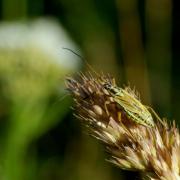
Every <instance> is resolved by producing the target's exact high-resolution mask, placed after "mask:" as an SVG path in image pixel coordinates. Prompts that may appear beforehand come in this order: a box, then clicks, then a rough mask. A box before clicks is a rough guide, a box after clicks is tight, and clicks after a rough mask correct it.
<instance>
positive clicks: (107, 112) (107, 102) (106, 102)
mask: <svg viewBox="0 0 180 180" xmlns="http://www.w3.org/2000/svg"><path fill="white" fill-rule="evenodd" d="M108 104H110V102H109V101H105V103H104V108H105V111H106V114H107V115H108V116H109V115H110V114H109V111H108V108H107V105H108Z"/></svg>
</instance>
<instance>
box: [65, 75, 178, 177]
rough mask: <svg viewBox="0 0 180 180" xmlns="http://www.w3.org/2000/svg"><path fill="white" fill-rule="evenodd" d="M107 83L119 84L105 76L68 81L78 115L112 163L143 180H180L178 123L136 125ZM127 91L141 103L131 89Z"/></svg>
mask: <svg viewBox="0 0 180 180" xmlns="http://www.w3.org/2000/svg"><path fill="white" fill-rule="evenodd" d="M107 82H108V83H110V84H111V85H113V86H115V85H116V84H115V81H114V79H113V78H111V77H109V76H104V75H102V76H99V77H97V76H96V77H93V76H92V75H91V74H88V75H84V74H81V75H79V76H78V78H77V79H74V78H67V81H66V83H67V88H68V90H69V91H70V93H71V94H72V96H73V99H74V101H75V109H76V116H77V117H78V119H80V120H81V121H82V123H83V124H84V125H85V126H86V127H87V131H88V132H89V134H90V135H92V136H94V137H96V138H97V139H98V140H100V141H102V142H103V143H104V145H105V147H106V149H107V151H108V152H109V154H110V159H109V161H110V162H111V163H113V164H115V165H116V166H118V167H120V168H121V169H126V170H130V171H139V172H141V174H142V177H143V178H144V177H148V178H149V179H151V180H155V179H160V180H177V179H180V136H179V131H178V129H177V128H176V125H175V122H173V123H172V125H169V124H168V123H167V122H166V121H165V120H162V121H163V124H162V123H160V122H159V121H156V120H155V119H154V127H148V126H144V125H142V124H139V123H136V122H135V121H133V120H132V119H131V118H132V117H130V116H128V115H127V112H125V110H124V109H123V108H122V107H121V106H119V104H118V103H117V102H116V101H115V100H114V98H113V96H112V95H111V94H110V93H109V92H108V91H107V90H106V89H105V88H104V83H107ZM124 91H127V93H130V94H131V95H132V96H133V97H134V98H136V100H138V101H140V100H139V98H137V96H136V94H135V93H134V91H131V89H130V88H129V87H127V88H124ZM106 102H108V104H107V107H106ZM129 103H131V102H129Z"/></svg>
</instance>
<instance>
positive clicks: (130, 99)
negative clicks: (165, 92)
mask: <svg viewBox="0 0 180 180" xmlns="http://www.w3.org/2000/svg"><path fill="white" fill-rule="evenodd" d="M103 87H104V88H105V89H106V90H107V91H108V92H109V94H110V95H111V96H112V97H113V100H114V101H115V102H116V103H117V104H118V105H120V107H121V108H122V109H123V110H124V112H125V113H126V114H127V116H128V117H130V119H131V120H133V121H134V122H136V123H138V124H141V125H144V126H147V127H154V121H153V118H152V115H151V113H150V112H149V111H148V109H147V107H146V106H144V105H143V104H142V103H141V102H140V101H139V100H138V99H137V98H136V97H135V95H134V94H132V93H130V92H128V91H126V90H124V89H122V88H119V87H117V86H113V85H112V84H110V83H104V84H103ZM105 106H106V104H105Z"/></svg>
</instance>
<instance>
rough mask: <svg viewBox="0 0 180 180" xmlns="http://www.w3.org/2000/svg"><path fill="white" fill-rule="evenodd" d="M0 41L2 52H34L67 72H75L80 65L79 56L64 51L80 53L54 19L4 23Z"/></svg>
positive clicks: (0, 31)
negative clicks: (67, 49)
mask: <svg viewBox="0 0 180 180" xmlns="http://www.w3.org/2000/svg"><path fill="white" fill-rule="evenodd" d="M0 39H1V40H0V50H8V51H11V50H24V49H25V50H26V51H28V50H29V51H32V50H33V51H36V52H39V53H40V54H43V56H45V57H46V58H47V59H49V60H51V61H54V62H56V63H57V64H59V65H60V66H61V68H62V67H63V68H66V69H67V70H68V69H70V70H74V69H76V68H77V66H78V64H79V59H78V58H77V56H75V55H74V54H72V53H70V52H68V51H66V50H63V49H62V48H63V47H66V48H69V49H72V50H74V51H76V52H78V53H79V49H78V47H77V46H76V45H75V43H74V42H73V41H72V40H71V39H70V37H69V36H68V34H67V33H66V32H65V30H64V29H63V27H62V26H61V25H60V24H59V22H57V21H55V20H54V19H50V18H49V19H38V20H35V21H32V22H24V21H19V22H2V23H1V24H0Z"/></svg>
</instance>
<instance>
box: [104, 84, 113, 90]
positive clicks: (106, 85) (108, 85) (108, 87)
mask: <svg viewBox="0 0 180 180" xmlns="http://www.w3.org/2000/svg"><path fill="white" fill-rule="evenodd" d="M103 87H104V88H105V89H111V85H110V84H108V83H105V84H104V85H103Z"/></svg>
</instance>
